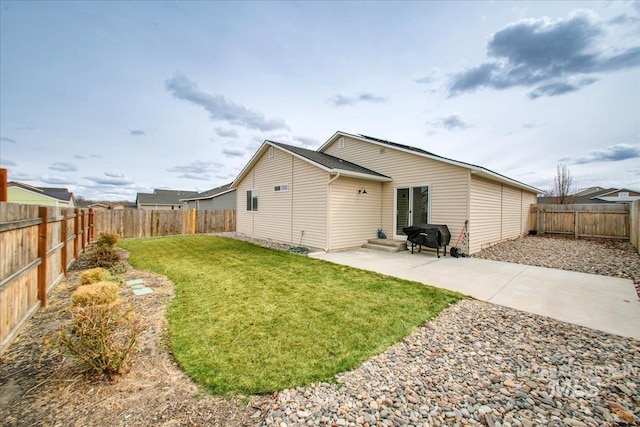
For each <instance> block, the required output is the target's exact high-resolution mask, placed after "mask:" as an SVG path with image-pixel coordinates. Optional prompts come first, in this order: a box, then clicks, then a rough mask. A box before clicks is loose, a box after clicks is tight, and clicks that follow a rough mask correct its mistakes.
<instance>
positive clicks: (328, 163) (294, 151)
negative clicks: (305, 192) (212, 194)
mask: <svg viewBox="0 0 640 427" xmlns="http://www.w3.org/2000/svg"><path fill="white" fill-rule="evenodd" d="M269 147H274V148H277V149H279V150H282V151H284V152H286V153H288V154H290V155H292V156H294V157H296V158H298V159H300V160H303V161H305V162H307V163H309V164H311V165H313V166H315V167H317V168H320V169H322V170H324V171H326V172H327V173H335V174H338V173H339V174H341V175H344V176H351V177H356V178H363V179H370V180H374V181H391V180H392V179H391V178H390V177H388V176H386V175H383V174H381V173H378V172H376V171H373V170H371V169H367V168H365V167H362V166H360V165H357V164H355V163H352V162H348V161H346V160H343V159H340V158H338V157H334V156H331V155H329V154H326V153H322V152H319V151H314V150H309V149H306V148H301V147H296V146H293V145H288V144H283V143H281V142H274V141H269V140H265V141H264V143H263V144H262V145H261V146H260V148H259V149H258V151H257V152H256V153H255V154H254V155H253V157H252V158H251V160H250V161H249V163H247V164H246V166H245V167H244V168H243V169H242V171H241V172H240V174H238V176H237V177H236V179H235V180H234V181H233V182H232V183H231V187H233V188H235V187H236V186H237V185H238V183H239V182H240V181H241V180H242V179H243V178H244V177H245V176H246V175H247V174H248V173H249V171H250V170H251V169H252V168H253V166H255V164H256V163H257V162H258V160H259V159H260V158H261V157H262V155H263V154H264V153H265V152H266V151H267V150H268V149H269Z"/></svg>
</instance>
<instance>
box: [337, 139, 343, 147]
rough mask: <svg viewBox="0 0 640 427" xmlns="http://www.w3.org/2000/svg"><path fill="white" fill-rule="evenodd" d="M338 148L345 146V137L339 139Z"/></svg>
mask: <svg viewBox="0 0 640 427" xmlns="http://www.w3.org/2000/svg"><path fill="white" fill-rule="evenodd" d="M338 148H344V138H340V139H339V140H338Z"/></svg>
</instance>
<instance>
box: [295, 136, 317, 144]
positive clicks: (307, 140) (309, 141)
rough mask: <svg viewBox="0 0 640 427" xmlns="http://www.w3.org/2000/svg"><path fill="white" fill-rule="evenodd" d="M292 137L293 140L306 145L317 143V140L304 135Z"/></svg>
mask: <svg viewBox="0 0 640 427" xmlns="http://www.w3.org/2000/svg"><path fill="white" fill-rule="evenodd" d="M293 139H294V140H295V141H300V142H301V143H302V145H306V146H314V145H318V141H317V140H316V139H314V138H309V137H306V136H294V137H293Z"/></svg>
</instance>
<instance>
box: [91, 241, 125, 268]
mask: <svg viewBox="0 0 640 427" xmlns="http://www.w3.org/2000/svg"><path fill="white" fill-rule="evenodd" d="M87 262H88V263H89V265H91V266H92V267H103V268H111V267H113V266H114V265H116V264H117V263H118V262H120V255H118V252H116V250H115V249H113V248H112V247H109V246H100V245H99V246H98V247H96V248H95V249H93V250H92V251H91V252H89V253H88V254H87Z"/></svg>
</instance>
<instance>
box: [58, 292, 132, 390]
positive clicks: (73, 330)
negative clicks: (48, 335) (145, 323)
mask: <svg viewBox="0 0 640 427" xmlns="http://www.w3.org/2000/svg"><path fill="white" fill-rule="evenodd" d="M91 286H93V285H91ZM69 312H70V313H71V315H72V320H71V322H70V324H68V325H66V326H65V327H63V328H61V329H60V331H59V332H58V334H57V336H56V340H55V344H56V346H57V347H58V348H59V349H60V350H61V351H62V353H63V354H64V355H65V356H68V357H71V358H72V359H74V360H75V361H76V362H77V363H78V365H79V366H80V367H81V368H82V369H83V370H84V371H85V372H86V373H87V374H89V375H99V376H104V377H106V378H107V379H110V380H112V379H114V378H115V377H116V376H118V375H120V374H122V373H124V372H125V371H126V370H127V369H128V365H129V363H130V361H131V359H132V358H133V356H134V355H135V352H136V346H137V343H138V339H139V337H140V334H141V333H142V331H143V330H144V328H143V327H142V324H141V322H140V319H139V318H138V317H136V316H135V315H134V313H133V310H132V309H131V308H130V307H128V306H126V305H125V304H124V303H123V302H122V301H121V300H117V301H114V302H111V303H108V304H93V305H87V306H74V307H71V308H70V309H69Z"/></svg>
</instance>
